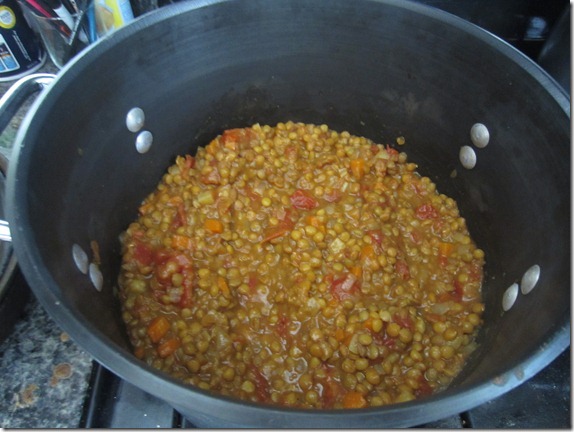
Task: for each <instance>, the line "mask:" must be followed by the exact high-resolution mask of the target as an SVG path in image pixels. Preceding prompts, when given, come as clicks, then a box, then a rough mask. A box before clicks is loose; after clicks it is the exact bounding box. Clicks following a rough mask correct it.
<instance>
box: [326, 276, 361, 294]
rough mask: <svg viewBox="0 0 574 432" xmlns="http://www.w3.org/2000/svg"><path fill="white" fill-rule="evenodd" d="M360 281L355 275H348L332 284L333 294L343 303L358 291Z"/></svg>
mask: <svg viewBox="0 0 574 432" xmlns="http://www.w3.org/2000/svg"><path fill="white" fill-rule="evenodd" d="M358 285H359V284H358V279H357V276H355V275H354V274H353V273H347V274H345V275H343V276H341V277H339V278H337V279H335V280H333V282H332V283H331V293H332V294H333V296H334V297H335V298H336V299H338V300H340V301H342V300H346V299H348V298H351V297H353V295H354V294H355V293H356V292H357V291H358V289H359V286H358Z"/></svg>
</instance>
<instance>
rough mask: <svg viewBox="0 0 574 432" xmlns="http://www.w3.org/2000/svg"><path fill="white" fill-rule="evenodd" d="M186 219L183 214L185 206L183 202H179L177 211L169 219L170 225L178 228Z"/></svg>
mask: <svg viewBox="0 0 574 432" xmlns="http://www.w3.org/2000/svg"><path fill="white" fill-rule="evenodd" d="M186 221H187V216H186V214H185V207H184V206H183V203H179V204H178V205H177V213H176V214H175V216H174V218H173V220H172V221H171V226H172V227H173V228H179V227H180V226H183V225H185V222H186Z"/></svg>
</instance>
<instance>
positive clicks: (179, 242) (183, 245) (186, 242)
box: [171, 234, 193, 250]
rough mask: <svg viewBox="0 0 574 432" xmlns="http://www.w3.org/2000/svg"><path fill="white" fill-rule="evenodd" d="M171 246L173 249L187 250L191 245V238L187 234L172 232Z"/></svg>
mask: <svg viewBox="0 0 574 432" xmlns="http://www.w3.org/2000/svg"><path fill="white" fill-rule="evenodd" d="M171 246H172V247H173V248H174V249H179V250H189V249H191V248H192V247H193V240H192V239H191V237H188V236H184V235H180V234H174V235H173V236H172V237H171Z"/></svg>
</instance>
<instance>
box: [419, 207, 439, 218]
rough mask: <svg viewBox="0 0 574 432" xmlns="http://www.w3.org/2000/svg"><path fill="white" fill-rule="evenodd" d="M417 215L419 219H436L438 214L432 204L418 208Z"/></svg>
mask: <svg viewBox="0 0 574 432" xmlns="http://www.w3.org/2000/svg"><path fill="white" fill-rule="evenodd" d="M416 215H417V217H418V218H419V219H436V218H437V217H438V212H437V210H436V209H435V208H434V207H433V206H432V205H431V204H423V205H421V206H420V207H419V208H417V210H416Z"/></svg>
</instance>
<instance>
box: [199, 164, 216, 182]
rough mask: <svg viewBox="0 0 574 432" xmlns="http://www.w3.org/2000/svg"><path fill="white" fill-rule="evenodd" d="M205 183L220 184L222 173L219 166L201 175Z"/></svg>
mask: <svg viewBox="0 0 574 432" xmlns="http://www.w3.org/2000/svg"><path fill="white" fill-rule="evenodd" d="M200 179H201V181H202V182H203V183H204V184H211V185H218V184H220V183H221V175H220V174H219V171H218V169H217V168H215V167H213V168H212V169H211V171H209V172H208V173H207V174H204V175H202V176H201V177H200Z"/></svg>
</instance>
